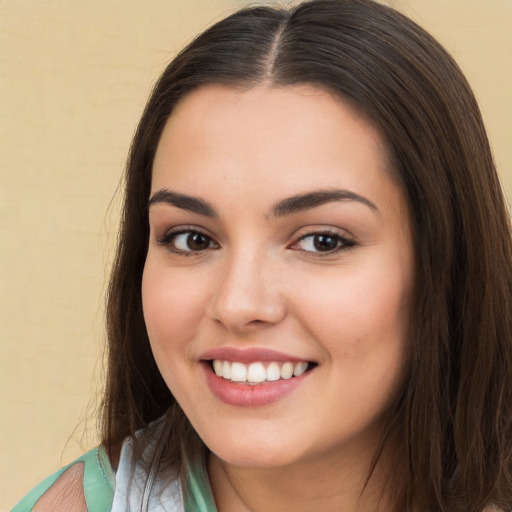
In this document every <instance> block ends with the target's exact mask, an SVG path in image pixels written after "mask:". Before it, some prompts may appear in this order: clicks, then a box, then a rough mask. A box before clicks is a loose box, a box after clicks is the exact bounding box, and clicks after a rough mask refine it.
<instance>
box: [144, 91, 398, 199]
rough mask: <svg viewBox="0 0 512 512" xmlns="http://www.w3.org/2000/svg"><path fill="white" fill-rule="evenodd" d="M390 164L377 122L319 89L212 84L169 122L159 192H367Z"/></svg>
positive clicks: (157, 169) (159, 156)
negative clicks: (164, 189) (228, 189)
mask: <svg viewBox="0 0 512 512" xmlns="http://www.w3.org/2000/svg"><path fill="white" fill-rule="evenodd" d="M389 161H390V159H389V153H388V150H387V147H386V144H385V142H384V139H383V137H381V135H380V133H379V132H378V130H377V129H376V127H375V126H374V125H373V124H372V123H370V122H369V121H368V120H367V119H366V117H365V116H363V115H362V114H360V113H359V112H358V111H357V110H356V109H354V108H353V107H351V106H350V105H349V104H348V103H346V102H344V101H342V100H340V99H339V98H337V97H334V96H333V95H331V94H329V93H328V92H326V91H324V90H322V89H320V88H318V87H314V86H310V85H300V86H286V87H277V86H268V85H259V86H256V87H253V88H251V89H249V90H242V89H237V88H233V87H225V86H220V85H209V86H205V87H201V88H199V89H197V90H195V91H194V92H192V93H190V94H189V95H187V96H185V97H184V99H183V100H182V101H181V102H180V103H179V104H178V106H177V107H176V108H175V110H174V111H173V113H172V115H171V117H170V118H169V120H168V121H167V124H166V126H165V128H164V131H163V133H162V136H161V139H160V142H159V145H158V148H157V152H156V155H155V160H154V166H153V179H152V190H153V192H154V191H155V190H158V189H160V188H162V187H172V188H174V189H178V190H180V191H182V192H188V193H190V192H194V191H195V192H197V191H201V192H202V193H204V192H205V191H208V190H211V189H213V188H215V189H217V188H218V186H219V183H221V182H224V183H225V184H226V186H236V187H237V191H238V192H240V193H241V192H242V191H244V190H251V192H252V193H253V194H257V193H262V194H263V195H266V196H269V199H270V196H275V197H274V199H279V196H280V195H281V196H282V195H283V194H284V195H286V194H294V193H300V192H301V191H302V189H304V188H306V189H311V188H329V187H343V188H349V189H351V190H352V191H353V192H356V193H360V192H363V189H365V188H368V186H369V185H372V184H373V186H374V188H375V186H377V187H379V186H383V184H384V183H385V182H386V184H387V182H389V181H390V176H391V175H390V172H389V168H390V165H389ZM377 182H379V183H377Z"/></svg>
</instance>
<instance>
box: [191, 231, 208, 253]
mask: <svg viewBox="0 0 512 512" xmlns="http://www.w3.org/2000/svg"><path fill="white" fill-rule="evenodd" d="M187 245H188V247H189V249H191V250H192V251H200V250H202V249H208V245H209V242H208V238H207V237H206V236H204V235H202V234H201V233H192V234H191V235H190V236H189V237H188V240H187Z"/></svg>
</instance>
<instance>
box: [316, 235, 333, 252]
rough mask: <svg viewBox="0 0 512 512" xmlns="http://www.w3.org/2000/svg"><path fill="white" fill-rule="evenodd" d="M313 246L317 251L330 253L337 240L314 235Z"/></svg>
mask: <svg viewBox="0 0 512 512" xmlns="http://www.w3.org/2000/svg"><path fill="white" fill-rule="evenodd" d="M313 245H314V246H315V249H316V250H317V251H323V252H325V251H332V250H334V249H336V247H337V246H338V240H337V239H336V238H335V237H333V236H331V235H316V236H315V240H314V242H313Z"/></svg>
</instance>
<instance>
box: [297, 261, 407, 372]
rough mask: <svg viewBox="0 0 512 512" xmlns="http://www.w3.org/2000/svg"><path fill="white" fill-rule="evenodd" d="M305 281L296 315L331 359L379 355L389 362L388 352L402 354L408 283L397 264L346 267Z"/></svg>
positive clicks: (396, 354) (405, 326) (364, 357)
mask: <svg viewBox="0 0 512 512" xmlns="http://www.w3.org/2000/svg"><path fill="white" fill-rule="evenodd" d="M305 285H306V286H307V289H308V293H307V294H305V295H304V296H305V297H306V299H305V301H304V302H303V303H302V306H301V309H302V312H301V316H302V317H303V318H307V319H308V329H309V330H310V331H312V332H314V333H315V337H316V338H317V339H318V340H319V341H320V342H321V343H322V344H323V345H324V348H325V349H326V351H327V352H328V353H329V355H330V357H331V358H332V359H333V362H334V363H336V362H337V361H341V362H343V363H344V364H348V363H349V362H353V361H354V360H357V361H358V362H361V361H364V360H365V359H368V361H367V362H368V363H370V361H371V362H372V363H375V361H376V359H378V358H379V357H381V356H384V357H385V360H386V361H387V364H390V363H391V362H392V361H391V358H392V357H397V356H400V357H399V359H400V360H401V359H402V357H401V356H402V355H403V352H404V351H405V350H406V343H407V339H408V336H409V318H410V298H411V286H410V279H409V276H408V275H404V273H403V272H402V269H401V268H400V267H399V266H395V267H392V268H389V267H387V268H383V267H382V266H380V267H379V265H378V264H375V265H373V266H372V267H371V268H370V269H368V268H366V269H362V270H360V271H357V272H356V271H353V269H348V271H347V272H346V273H342V272H340V273H338V274H336V273H333V275H332V276H330V278H328V279H325V280H319V279H312V280H311V281H310V282H307V283H305ZM341 356H343V357H341Z"/></svg>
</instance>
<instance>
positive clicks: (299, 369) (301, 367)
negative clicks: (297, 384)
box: [293, 363, 308, 377]
mask: <svg viewBox="0 0 512 512" xmlns="http://www.w3.org/2000/svg"><path fill="white" fill-rule="evenodd" d="M307 367H308V363H297V364H296V365H295V368H294V369H293V375H295V377H298V376H299V375H302V374H303V373H304V372H305V371H306V369H307Z"/></svg>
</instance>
